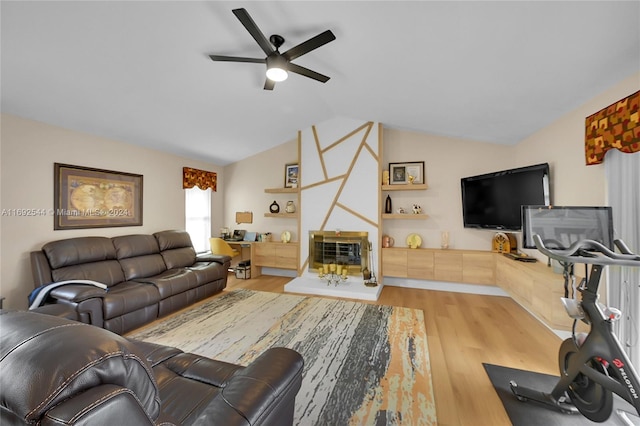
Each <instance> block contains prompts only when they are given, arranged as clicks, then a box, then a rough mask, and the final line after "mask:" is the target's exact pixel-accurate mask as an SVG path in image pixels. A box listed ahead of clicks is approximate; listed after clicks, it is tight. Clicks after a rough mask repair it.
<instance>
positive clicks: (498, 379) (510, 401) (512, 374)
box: [483, 364, 640, 426]
mask: <svg viewBox="0 0 640 426" xmlns="http://www.w3.org/2000/svg"><path fill="white" fill-rule="evenodd" d="M483 365H484V369H485V371H486V372H487V375H488V376H489V379H490V380H491V383H492V384H493V387H494V388H495V390H496V392H497V393H498V396H499V397H500V399H501V400H502V405H503V406H504V409H505V410H506V411H507V414H508V415H509V419H510V420H511V423H513V425H514V426H573V425H576V426H584V425H612V426H626V425H628V423H625V422H624V421H622V420H621V419H620V418H618V416H617V415H616V410H618V409H620V410H624V411H627V412H630V413H633V414H635V415H636V417H635V418H632V419H633V420H632V421H633V422H635V423H634V424H636V425H640V422H639V420H638V418H637V413H636V410H635V408H633V406H631V404H629V403H627V401H625V400H623V399H622V398H618V397H617V396H615V395H614V397H615V399H614V404H613V413H612V414H611V417H609V420H607V421H606V422H604V423H595V422H592V421H591V420H589V419H587V418H586V417H584V416H583V415H582V414H577V415H574V414H563V413H561V412H558V411H556V410H553V409H549V408H546V407H544V406H542V405H539V404H537V403H535V402H531V401H529V402H522V401H518V399H517V398H516V397H515V395H514V394H513V392H511V388H510V387H509V382H510V381H511V380H514V381H515V382H516V383H517V384H518V385H520V386H526V387H530V388H533V389H537V390H541V391H543V392H550V391H551V390H552V389H553V387H554V386H555V384H556V383H557V382H558V377H557V376H550V375H548V374H540V373H534V372H531V371H525V370H518V369H515V368H507V367H501V366H499V365H492V364H483Z"/></svg>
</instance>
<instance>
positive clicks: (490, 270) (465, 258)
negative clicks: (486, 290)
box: [462, 253, 496, 285]
mask: <svg viewBox="0 0 640 426" xmlns="http://www.w3.org/2000/svg"><path fill="white" fill-rule="evenodd" d="M495 271H496V268H495V257H494V256H493V253H463V254H462V281H463V282H465V283H470V284H486V285H495V284H496V273H495Z"/></svg>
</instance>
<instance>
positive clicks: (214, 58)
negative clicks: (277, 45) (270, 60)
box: [209, 55, 266, 64]
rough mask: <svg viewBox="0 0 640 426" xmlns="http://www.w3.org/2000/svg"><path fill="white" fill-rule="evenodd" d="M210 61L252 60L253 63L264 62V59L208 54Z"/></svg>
mask: <svg viewBox="0 0 640 426" xmlns="http://www.w3.org/2000/svg"><path fill="white" fill-rule="evenodd" d="M209 57H210V58H211V60H212V61H225V62H253V63H254V64H264V63H265V62H266V60H265V59H258V58H242V57H238V56H224V55H209Z"/></svg>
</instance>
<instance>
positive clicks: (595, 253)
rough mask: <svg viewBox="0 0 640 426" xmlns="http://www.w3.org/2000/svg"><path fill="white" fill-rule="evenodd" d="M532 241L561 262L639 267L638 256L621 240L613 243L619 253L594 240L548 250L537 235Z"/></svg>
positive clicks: (539, 248)
mask: <svg viewBox="0 0 640 426" xmlns="http://www.w3.org/2000/svg"><path fill="white" fill-rule="evenodd" d="M533 241H534V242H535V244H536V247H537V248H538V250H540V252H542V253H543V254H544V255H546V256H549V257H550V258H552V259H556V260H559V261H561V262H569V263H588V264H593V265H618V266H636V267H640V256H639V255H637V254H635V253H632V252H631V250H629V248H628V247H627V246H626V244H625V243H624V241H622V240H615V241H614V244H615V245H616V247H617V248H618V250H620V252H621V253H616V252H614V251H611V250H609V249H608V248H607V247H606V246H604V245H603V244H601V243H599V242H598V241H594V240H580V241H576V242H575V243H573V244H571V246H570V247H569V248H567V249H549V248H547V247H545V245H544V241H542V238H541V237H540V235H538V234H536V235H534V236H533Z"/></svg>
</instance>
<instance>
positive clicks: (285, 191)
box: [264, 188, 298, 194]
mask: <svg viewBox="0 0 640 426" xmlns="http://www.w3.org/2000/svg"><path fill="white" fill-rule="evenodd" d="M264 192H266V193H267V194H297V193H298V188H266V189H265V190H264Z"/></svg>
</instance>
